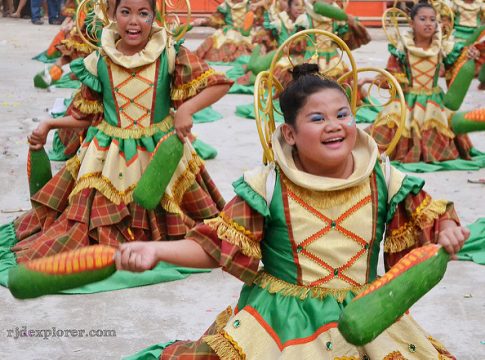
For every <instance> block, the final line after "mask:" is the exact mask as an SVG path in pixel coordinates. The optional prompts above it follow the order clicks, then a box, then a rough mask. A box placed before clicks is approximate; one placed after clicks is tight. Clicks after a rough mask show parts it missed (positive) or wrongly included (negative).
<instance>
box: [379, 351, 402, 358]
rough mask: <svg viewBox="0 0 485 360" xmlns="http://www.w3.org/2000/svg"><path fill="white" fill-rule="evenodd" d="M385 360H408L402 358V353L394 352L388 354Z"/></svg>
mask: <svg viewBox="0 0 485 360" xmlns="http://www.w3.org/2000/svg"><path fill="white" fill-rule="evenodd" d="M383 360H406V358H405V357H404V356H402V354H401V352H400V351H393V352H392V353H389V354H387V355H386V357H385V358H384V359H383Z"/></svg>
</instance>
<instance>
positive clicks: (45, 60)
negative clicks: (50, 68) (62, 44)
mask: <svg viewBox="0 0 485 360" xmlns="http://www.w3.org/2000/svg"><path fill="white" fill-rule="evenodd" d="M56 55H57V56H52V57H49V56H47V50H46V51H42V52H41V53H40V54H39V55H36V56H34V57H33V58H32V60H38V61H40V62H42V63H44V64H53V63H55V62H56V61H57V59H58V58H59V57H60V53H57V52H56Z"/></svg>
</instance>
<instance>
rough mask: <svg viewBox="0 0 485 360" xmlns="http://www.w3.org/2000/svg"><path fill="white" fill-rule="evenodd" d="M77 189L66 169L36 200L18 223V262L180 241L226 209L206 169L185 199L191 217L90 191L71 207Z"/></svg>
mask: <svg viewBox="0 0 485 360" xmlns="http://www.w3.org/2000/svg"><path fill="white" fill-rule="evenodd" d="M73 185H74V179H73V178H72V176H71V175H70V173H69V172H68V171H67V170H66V168H63V169H62V170H61V171H60V172H59V173H58V174H56V175H55V176H54V177H53V178H52V179H51V180H50V181H49V182H48V183H47V184H46V185H45V186H44V187H43V188H42V189H41V190H40V191H39V192H38V193H37V194H35V195H34V196H33V197H32V201H33V204H34V208H33V209H32V210H30V211H29V212H27V213H26V214H24V215H22V216H21V217H19V218H18V219H17V220H16V221H15V223H14V225H15V229H16V235H17V238H18V239H19V242H18V243H17V244H16V245H15V246H14V247H13V248H12V250H13V251H14V252H15V253H16V256H17V261H18V262H24V261H28V260H31V259H35V258H39V257H42V256H49V255H53V254H57V253H59V252H62V251H67V250H75V249H78V248H80V247H84V246H88V245H92V244H103V245H110V246H118V245H119V244H120V243H124V242H127V241H132V240H140V241H160V240H171V239H180V238H183V237H184V236H185V234H186V233H187V231H188V230H189V229H190V228H191V227H193V226H195V225H196V224H197V222H199V221H202V220H203V219H206V218H213V217H215V216H216V215H217V214H218V213H219V211H220V210H221V209H222V208H223V206H224V200H223V198H222V196H221V194H220V193H219V191H218V190H217V188H216V186H215V185H214V183H213V181H212V179H211V178H210V177H209V174H208V173H207V171H206V170H205V169H204V168H202V170H201V172H200V173H199V174H198V176H197V177H196V181H195V183H194V184H193V185H192V187H191V188H190V189H189V190H188V191H187V192H186V194H185V195H184V196H183V199H182V203H181V208H182V210H183V209H187V213H183V214H181V215H176V214H167V213H166V212H165V211H164V210H163V209H162V208H161V207H158V208H157V209H155V210H153V211H148V210H146V209H144V208H142V207H141V206H139V205H137V204H135V203H130V204H120V205H116V204H114V203H112V202H110V201H109V200H108V199H107V198H106V197H104V196H103V195H102V194H101V193H99V192H98V191H97V190H95V189H84V190H83V191H81V192H80V193H78V194H77V195H76V196H74V197H73V198H72V199H71V202H70V203H69V202H68V197H69V194H70V192H71V190H72V188H73Z"/></svg>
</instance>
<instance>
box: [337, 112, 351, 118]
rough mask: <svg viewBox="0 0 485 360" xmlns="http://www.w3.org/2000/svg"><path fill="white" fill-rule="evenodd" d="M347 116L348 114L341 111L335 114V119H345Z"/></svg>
mask: <svg viewBox="0 0 485 360" xmlns="http://www.w3.org/2000/svg"><path fill="white" fill-rule="evenodd" d="M349 115H350V114H349V113H348V112H347V111H342V112H339V113H338V114H337V119H346V118H348V117H349Z"/></svg>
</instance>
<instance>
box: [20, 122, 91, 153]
mask: <svg viewBox="0 0 485 360" xmlns="http://www.w3.org/2000/svg"><path fill="white" fill-rule="evenodd" d="M89 125H91V122H90V121H84V120H77V119H75V118H73V117H72V116H71V115H69V116H64V117H60V118H56V119H47V120H44V121H42V122H41V123H40V124H39V126H37V128H36V129H35V130H34V131H32V134H30V135H29V136H28V137H27V139H28V141H29V144H30V149H31V150H39V149H40V148H42V146H44V145H45V143H46V141H47V135H48V134H49V131H50V130H51V129H73V128H76V129H84V128H87V127H89Z"/></svg>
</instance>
